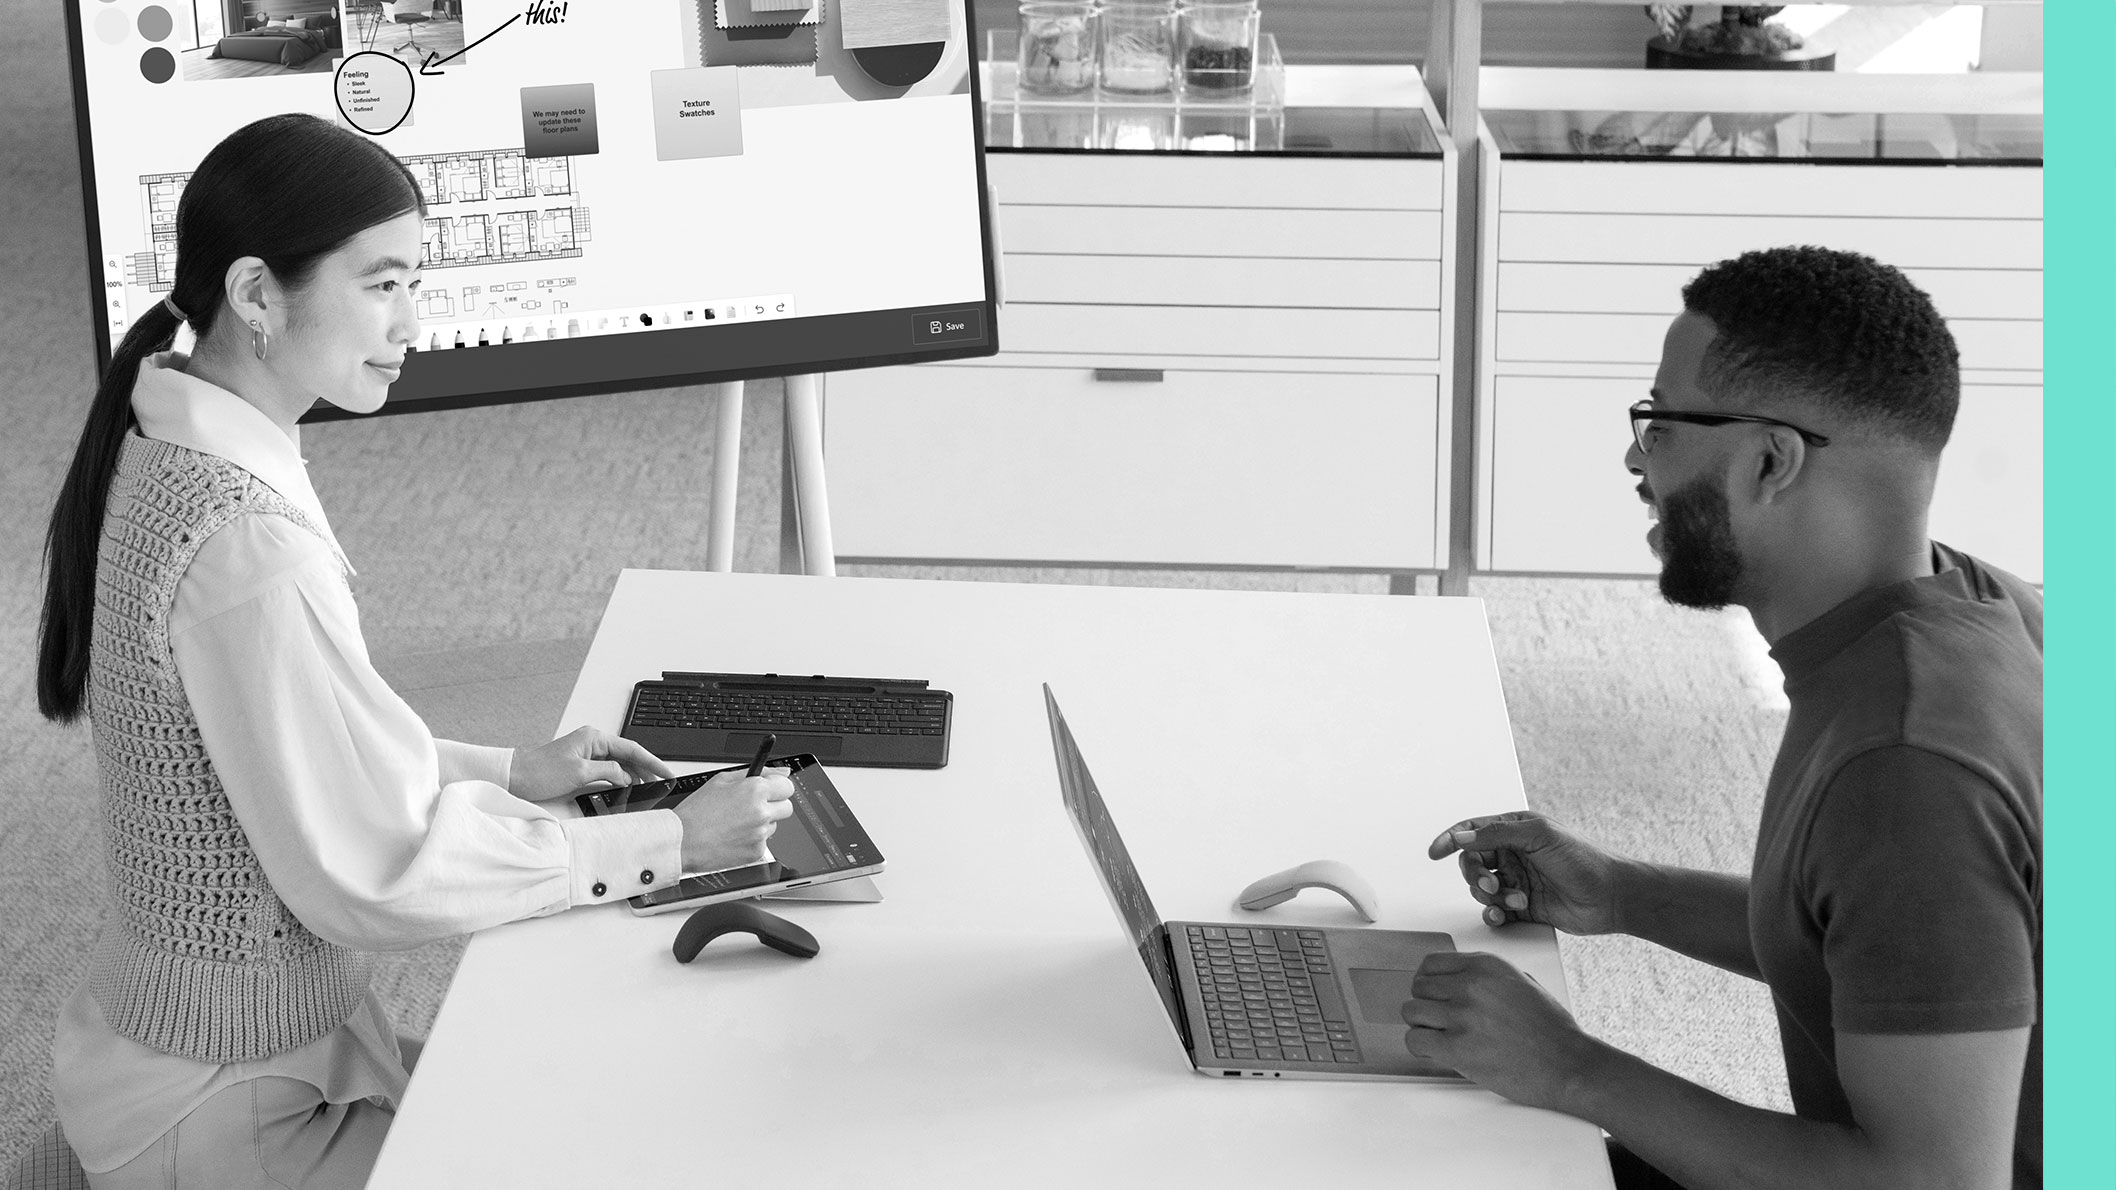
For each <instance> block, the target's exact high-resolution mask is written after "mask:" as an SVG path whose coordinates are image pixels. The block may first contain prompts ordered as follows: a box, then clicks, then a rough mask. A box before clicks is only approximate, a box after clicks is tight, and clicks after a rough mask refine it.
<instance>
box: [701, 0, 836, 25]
mask: <svg viewBox="0 0 2116 1190" xmlns="http://www.w3.org/2000/svg"><path fill="white" fill-rule="evenodd" d="M823 4H824V0H715V2H714V5H713V24H714V26H715V27H717V28H721V29H741V28H747V27H748V26H751V25H818V24H821V23H822V21H823Z"/></svg>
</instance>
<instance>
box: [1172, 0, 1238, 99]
mask: <svg viewBox="0 0 2116 1190" xmlns="http://www.w3.org/2000/svg"><path fill="white" fill-rule="evenodd" d="M1256 2H1257V0H1183V5H1182V7H1181V8H1179V9H1178V10H1177V21H1176V59H1177V62H1178V63H1179V64H1180V77H1181V79H1182V86H1183V91H1184V93H1185V94H1186V95H1195V96H1200V97H1210V96H1229V97H1232V96H1238V95H1244V94H1247V93H1248V91H1249V88H1250V87H1251V86H1252V85H1253V84H1254V83H1255V81H1256V39H1257V24H1258V14H1257V8H1256Z"/></svg>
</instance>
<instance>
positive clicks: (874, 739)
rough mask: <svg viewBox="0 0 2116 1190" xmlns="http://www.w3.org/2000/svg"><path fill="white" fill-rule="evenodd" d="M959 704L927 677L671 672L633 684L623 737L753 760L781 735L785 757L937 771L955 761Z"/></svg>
mask: <svg viewBox="0 0 2116 1190" xmlns="http://www.w3.org/2000/svg"><path fill="white" fill-rule="evenodd" d="M954 705H955V696H954V695H952V694H949V693H948V692H947V691H945V690H935V689H932V688H931V687H929V686H928V685H927V684H926V683H924V682H919V681H906V680H892V679H886V678H833V677H827V676H821V675H817V676H812V677H799V676H787V675H781V674H713V673H665V674H663V675H662V680H661V681H658V682H656V681H648V682H640V683H639V684H638V685H636V686H634V687H633V688H632V705H631V707H630V708H628V709H627V711H626V713H625V725H624V735H625V737H626V738H627V739H632V740H637V741H638V742H639V743H640V744H641V745H642V746H643V747H645V748H646V749H647V750H648V751H649V752H652V753H654V754H655V755H656V756H660V757H662V758H663V759H666V760H711V761H739V760H748V759H750V757H751V756H753V755H754V754H755V753H756V750H757V748H758V747H759V746H760V745H761V744H762V742H763V739H764V737H765V736H766V735H776V736H778V737H779V739H778V743H777V744H776V745H774V747H773V752H774V754H775V755H778V756H799V755H802V754H804V753H810V754H813V755H814V756H815V757H816V759H818V760H821V761H823V762H825V763H827V764H832V765H854V766H858V765H867V766H871V767H875V768H922V769H937V768H941V767H943V766H944V765H946V764H947V763H948V730H949V725H950V722H951V720H952V718H953V714H954Z"/></svg>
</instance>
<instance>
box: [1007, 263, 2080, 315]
mask: <svg viewBox="0 0 2116 1190" xmlns="http://www.w3.org/2000/svg"><path fill="white" fill-rule="evenodd" d="M1007 268H1008V273H1007V279H1008V281H1009V282H1011V281H1013V279H1014V277H1015V275H1016V273H1015V269H1014V265H1013V263H1012V262H1011V261H1010V262H1009V263H1008V266H1007ZM1698 268H1699V266H1697V265H1693V264H1599V263H1594V264H1535V263H1531V262H1528V261H1509V262H1507V263H1505V264H1502V265H1500V266H1499V288H1498V308H1499V309H1500V310H1501V311H1507V312H1514V311H1518V312H1521V313H1529V314H1553V313H1579V314H1659V315H1661V316H1662V317H1663V318H1673V317H1675V315H1676V314H1677V313H1679V312H1680V311H1681V310H1682V308H1683V299H1682V290H1683V286H1684V285H1685V284H1687V283H1688V282H1689V280H1690V278H1692V277H1695V276H1696V275H1697V273H1698ZM1903 273H1904V275H1905V276H1908V277H1909V278H1910V280H1911V283H1912V284H1914V285H1916V286H1917V287H1918V288H1920V289H1922V290H1924V291H1925V292H1926V293H1927V294H1928V295H1929V296H1931V298H1932V304H1933V305H1935V306H1938V307H1939V310H1940V313H1941V314H1944V315H1946V316H1947V317H1948V318H2010V319H2019V318H2027V319H2041V318H2042V316H2043V275H2042V273H2041V272H2040V271H2037V270H2034V269H1904V270H1903Z"/></svg>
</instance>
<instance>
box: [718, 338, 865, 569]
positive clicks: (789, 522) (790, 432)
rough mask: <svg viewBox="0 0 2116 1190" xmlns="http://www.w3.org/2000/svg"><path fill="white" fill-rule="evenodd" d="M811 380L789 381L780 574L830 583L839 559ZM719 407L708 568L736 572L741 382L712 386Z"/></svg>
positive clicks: (819, 418) (817, 384) (817, 402)
mask: <svg viewBox="0 0 2116 1190" xmlns="http://www.w3.org/2000/svg"><path fill="white" fill-rule="evenodd" d="M821 387H822V384H821V382H820V380H819V379H818V377H816V376H815V375H813V374H809V375H800V376H788V377H787V378H786V425H785V430H784V435H783V438H782V441H783V442H784V451H785V454H784V460H785V461H784V463H783V465H782V469H781V472H780V492H781V495H780V505H779V506H780V518H779V570H780V572H781V573H782V574H783V573H800V574H809V575H816V576H819V577H823V578H830V577H833V576H835V575H836V574H837V553H836V550H835V548H834V547H833V546H832V544H831V540H830V495H829V490H828V488H827V486H826V485H825V483H824V479H823V410H822V401H821V399H820V396H819V390H820V389H821ZM713 388H714V390H715V392H716V394H717V395H718V397H719V401H720V408H719V411H718V417H717V420H716V422H715V425H714V432H713V494H712V511H711V515H710V518H709V519H708V521H707V523H706V536H705V568H706V569H707V570H716V571H720V572H722V573H729V572H732V571H733V570H734V569H735V503H736V498H737V496H736V493H737V490H738V480H739V478H740V473H741V461H742V395H743V394H742V381H739V380H734V381H729V382H726V383H724V384H717V385H714V386H713Z"/></svg>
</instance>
